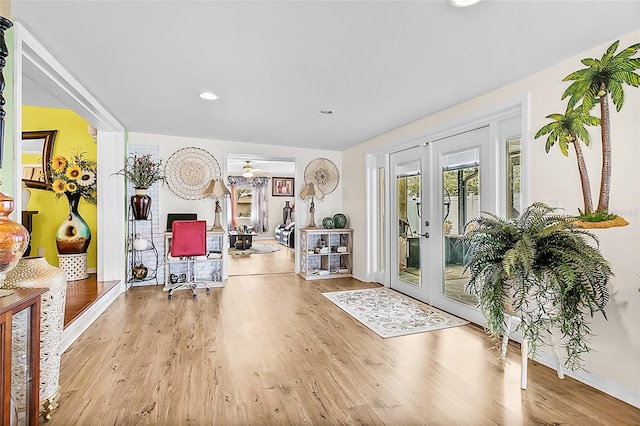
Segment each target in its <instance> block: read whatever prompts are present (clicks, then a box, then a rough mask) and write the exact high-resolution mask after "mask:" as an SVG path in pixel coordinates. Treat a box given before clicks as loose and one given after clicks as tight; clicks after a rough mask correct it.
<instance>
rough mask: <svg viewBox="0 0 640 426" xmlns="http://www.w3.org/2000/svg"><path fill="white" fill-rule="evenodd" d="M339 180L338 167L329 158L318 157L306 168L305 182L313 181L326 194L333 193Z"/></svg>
mask: <svg viewBox="0 0 640 426" xmlns="http://www.w3.org/2000/svg"><path fill="white" fill-rule="evenodd" d="M339 180H340V175H339V174H338V168H337V167H336V165H335V164H333V162H332V161H331V160H329V159H327V158H316V159H315V160H312V161H311V162H310V163H309V164H307V167H306V168H305V169H304V183H313V184H314V185H316V186H317V187H318V188H320V191H322V193H323V194H324V195H327V194H331V193H332V192H333V191H334V190H335V189H336V186H338V181H339Z"/></svg>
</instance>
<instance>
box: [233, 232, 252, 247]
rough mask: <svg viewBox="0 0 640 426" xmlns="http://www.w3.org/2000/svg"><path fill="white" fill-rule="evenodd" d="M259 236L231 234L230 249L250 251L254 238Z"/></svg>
mask: <svg viewBox="0 0 640 426" xmlns="http://www.w3.org/2000/svg"><path fill="white" fill-rule="evenodd" d="M256 235H258V234H255V233H247V234H229V247H231V248H236V249H237V250H249V249H250V248H251V244H252V243H253V237H255V236H256Z"/></svg>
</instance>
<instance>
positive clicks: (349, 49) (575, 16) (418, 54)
mask: <svg viewBox="0 0 640 426" xmlns="http://www.w3.org/2000/svg"><path fill="white" fill-rule="evenodd" d="M11 12H12V16H13V18H14V20H16V21H20V22H21V23H22V24H23V25H24V26H25V27H26V28H27V29H28V30H29V31H30V32H31V33H32V34H34V36H35V37H36V38H37V39H38V40H39V41H40V42H41V43H42V44H43V45H44V46H45V47H46V48H47V49H48V50H49V51H50V52H51V53H52V54H53V55H54V56H55V57H56V58H57V59H58V60H59V61H60V62H61V63H62V64H63V65H64V66H65V67H66V68H67V69H68V70H69V71H70V72H71V73H72V74H73V75H74V76H75V77H76V78H77V79H78V80H79V81H80V82H81V83H82V84H83V85H84V86H85V87H86V88H87V89H88V90H89V91H90V92H91V93H92V94H93V95H94V96H95V97H96V98H97V99H98V100H99V101H100V102H101V103H102V104H103V105H104V106H105V107H106V108H107V109H108V110H109V111H110V112H111V113H112V114H113V115H114V116H115V117H116V118H117V119H118V120H119V121H120V122H121V123H122V124H123V125H124V126H125V128H127V129H128V130H129V131H132V132H143V133H154V134H165V135H178V136H187V137H197V138H205V139H217V140H227V141H242V142H252V143H261V144H275V145H283V146H297V147H306V148H320V149H327V150H343V149H345V148H347V147H350V146H353V145H355V144H358V143H360V142H363V141H365V140H368V139H370V138H372V137H374V136H377V135H380V134H382V133H384V132H387V131H389V130H392V129H394V128H397V127H399V126H402V125H404V124H407V123H409V122H412V121H414V120H416V119H418V118H421V117H424V116H427V115H430V114H432V113H435V112H437V111H440V110H442V109H445V108H448V107H450V106H453V105H455V104H458V103H460V102H463V101H465V100H468V99H470V98H473V97H475V96H478V95H480V94H482V93H485V92H487V91H490V90H493V89H496V88H498V87H500V86H503V85H505V84H508V83H510V82H513V81H516V80H518V79H521V78H523V77H525V76H527V75H530V74H533V73H535V72H537V71H539V70H541V69H544V68H547V67H549V66H551V65H553V64H555V63H557V62H559V61H561V60H563V59H566V58H568V57H570V56H573V55H577V54H579V53H581V52H583V51H585V50H586V49H589V48H591V47H593V46H595V45H597V44H600V43H609V42H611V41H612V40H615V39H617V38H618V37H619V36H621V35H623V34H626V33H628V32H630V31H633V30H636V29H638V28H639V27H640V24H639V23H640V2H639V1H621V2H616V1H516V0H513V1H487V0H485V1H483V2H481V3H480V4H478V5H476V6H473V7H469V8H462V9H460V8H454V7H451V6H450V5H449V3H448V1H447V0H437V1H436V0H433V1H413V2H403V1H373V2H368V1H354V2H347V1H340V2H338V1H334V2H328V1H305V2H302V1H283V2H272V1H258V2H245V1H236V2H223V1H114V0H111V1H78V0H76V1H69V0H65V1H57V0H47V1H33V0H28V1H27V0H13V2H12V10H11ZM578 67H580V64H579V63H576V68H578ZM563 77H564V76H558V79H561V78H563ZM35 80H37V78H34V81H27V84H25V92H26V93H25V94H24V99H25V103H27V104H35V105H42V104H43V103H44V102H46V101H45V100H44V98H43V96H42V94H40V95H38V94H37V93H36V92H37V91H38V88H39V87H41V86H42V85H40V84H39V83H38V82H37V81H35ZM204 90H211V91H213V92H215V93H217V94H218V95H219V96H220V99H219V100H218V101H213V102H206V101H204V100H202V99H200V98H199V97H198V94H199V93H200V92H202V91H204ZM30 91H33V92H34V93H29V92H30ZM62 102H64V100H62ZM325 109H330V110H333V111H334V113H333V114H332V115H322V114H320V112H319V111H320V110H325Z"/></svg>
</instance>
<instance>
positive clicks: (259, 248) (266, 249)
mask: <svg viewBox="0 0 640 426" xmlns="http://www.w3.org/2000/svg"><path fill="white" fill-rule="evenodd" d="M276 251H280V247H278V246H272V245H270V244H269V245H266V244H253V245H251V248H250V249H247V250H236V249H235V248H233V247H231V248H230V249H229V254H231V255H233V256H241V255H248V254H264V253H274V252H276Z"/></svg>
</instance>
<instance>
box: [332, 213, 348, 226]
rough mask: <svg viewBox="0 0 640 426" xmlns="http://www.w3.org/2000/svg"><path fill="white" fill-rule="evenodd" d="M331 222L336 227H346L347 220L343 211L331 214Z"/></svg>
mask: <svg viewBox="0 0 640 426" xmlns="http://www.w3.org/2000/svg"><path fill="white" fill-rule="evenodd" d="M333 222H334V223H335V226H336V228H346V227H347V222H348V220H347V216H346V215H345V214H344V213H336V214H334V215H333Z"/></svg>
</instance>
